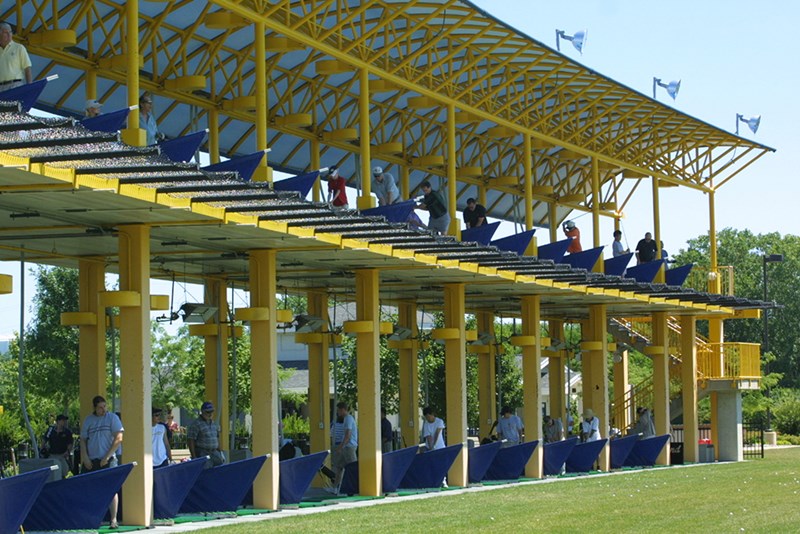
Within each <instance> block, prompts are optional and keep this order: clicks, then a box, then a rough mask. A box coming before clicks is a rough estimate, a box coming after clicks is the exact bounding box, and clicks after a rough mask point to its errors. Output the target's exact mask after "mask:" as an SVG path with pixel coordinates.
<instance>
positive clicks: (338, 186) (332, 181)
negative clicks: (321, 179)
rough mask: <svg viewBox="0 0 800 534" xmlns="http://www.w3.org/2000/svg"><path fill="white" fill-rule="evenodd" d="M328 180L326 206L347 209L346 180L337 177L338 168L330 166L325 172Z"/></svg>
mask: <svg viewBox="0 0 800 534" xmlns="http://www.w3.org/2000/svg"><path fill="white" fill-rule="evenodd" d="M326 178H327V180H328V204H330V205H331V206H333V207H334V208H342V209H347V180H345V179H344V178H342V177H341V176H339V168H338V167H337V166H336V165H331V166H330V167H328V170H327V171H326Z"/></svg>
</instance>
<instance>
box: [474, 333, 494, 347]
mask: <svg viewBox="0 0 800 534" xmlns="http://www.w3.org/2000/svg"><path fill="white" fill-rule="evenodd" d="M492 343H494V335H492V334H490V333H489V332H481V333H480V334H478V339H476V340H475V341H470V342H469V344H470V345H473V346H486V345H491V344H492Z"/></svg>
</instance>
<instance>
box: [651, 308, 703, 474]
mask: <svg viewBox="0 0 800 534" xmlns="http://www.w3.org/2000/svg"><path fill="white" fill-rule="evenodd" d="M667 319H668V317H667V314H666V313H664V312H656V313H654V314H653V318H652V326H653V338H652V339H651V343H652V344H651V346H650V347H648V348H654V349H658V350H657V351H656V352H657V353H655V354H653V355H652V356H651V358H652V360H653V413H654V414H656V417H655V421H654V422H655V427H656V435H657V436H662V435H664V434H669V433H670V420H671V418H670V415H669V359H670V356H669V326H668V325H667ZM692 341H694V338H692ZM695 376H697V375H696V374H695ZM690 411H691V408H690ZM695 443H697V442H696V441H695ZM656 463H657V464H659V465H669V449H668V448H666V447H665V448H664V449H662V451H661V453H660V454H659V455H658V460H656Z"/></svg>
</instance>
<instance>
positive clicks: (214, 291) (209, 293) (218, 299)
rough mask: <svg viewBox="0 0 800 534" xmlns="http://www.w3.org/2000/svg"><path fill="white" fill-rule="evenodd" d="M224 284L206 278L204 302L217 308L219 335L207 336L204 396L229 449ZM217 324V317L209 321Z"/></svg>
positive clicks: (225, 296)
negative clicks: (215, 410)
mask: <svg viewBox="0 0 800 534" xmlns="http://www.w3.org/2000/svg"><path fill="white" fill-rule="evenodd" d="M225 289H226V286H225V283H224V282H222V281H221V280H207V281H206V283H205V298H204V301H203V302H205V303H206V304H208V305H209V306H214V307H216V308H217V314H218V315H219V323H220V325H219V327H218V328H217V332H216V335H213V336H205V337H204V341H203V343H204V348H205V370H204V374H205V390H206V391H205V393H206V394H205V399H206V400H210V401H212V402H213V403H214V406H215V407H216V409H217V413H216V416H217V421H219V425H220V436H219V446H220V448H221V449H222V450H224V451H230V432H231V431H230V401H229V395H228V335H227V334H228V330H229V329H228V325H227V321H228V297H227V295H226V294H225ZM206 323H208V324H212V325H216V324H217V318H216V316H214V317H212V318H211V319H209V320H208V321H206Z"/></svg>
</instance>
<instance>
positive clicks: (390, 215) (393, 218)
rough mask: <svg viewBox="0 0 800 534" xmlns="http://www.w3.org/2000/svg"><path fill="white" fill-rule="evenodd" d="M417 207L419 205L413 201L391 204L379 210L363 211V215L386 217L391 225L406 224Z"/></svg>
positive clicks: (380, 207)
mask: <svg viewBox="0 0 800 534" xmlns="http://www.w3.org/2000/svg"><path fill="white" fill-rule="evenodd" d="M416 207H417V203H416V202H414V201H413V200H406V201H404V202H398V203H396V204H389V205H388V206H379V207H377V208H369V209H366V210H362V211H361V215H365V216H367V217H378V216H383V217H386V220H387V221H389V222H390V223H404V222H406V221H407V220H408V217H409V216H410V215H411V212H412V211H414V208H416Z"/></svg>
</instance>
